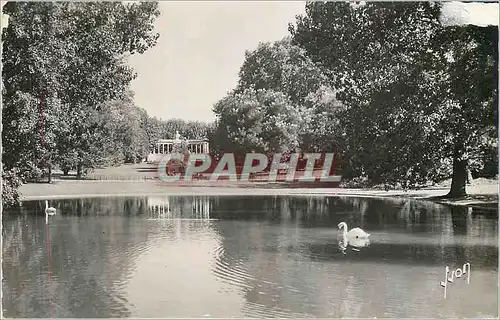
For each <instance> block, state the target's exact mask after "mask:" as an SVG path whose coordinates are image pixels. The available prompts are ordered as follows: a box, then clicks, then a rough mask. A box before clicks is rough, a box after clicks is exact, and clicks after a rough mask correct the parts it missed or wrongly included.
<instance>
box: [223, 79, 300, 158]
mask: <svg viewBox="0 0 500 320" xmlns="http://www.w3.org/2000/svg"><path fill="white" fill-rule="evenodd" d="M214 112H215V114H216V115H217V117H218V127H219V129H218V130H219V132H217V133H216V134H218V136H226V137H227V140H226V141H225V143H227V144H226V145H224V146H221V149H222V150H223V151H224V152H234V153H237V154H240V153H241V154H243V153H246V152H252V151H255V152H261V153H272V152H286V151H290V150H293V149H295V148H296V147H298V132H299V126H300V124H301V118H300V113H299V112H297V108H296V107H295V106H294V105H293V104H292V102H291V101H290V99H289V98H288V97H287V96H286V95H285V94H283V93H281V92H275V91H273V90H265V89H259V90H255V89H246V90H244V91H243V92H242V93H236V92H233V93H231V94H229V95H228V96H226V97H225V98H223V99H222V100H220V101H219V102H217V103H216V104H215V106H214Z"/></svg>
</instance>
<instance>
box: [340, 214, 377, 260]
mask: <svg viewBox="0 0 500 320" xmlns="http://www.w3.org/2000/svg"><path fill="white" fill-rule="evenodd" d="M338 228H339V229H343V232H342V240H341V241H340V242H339V246H340V249H341V250H342V253H343V254H346V252H345V250H346V249H347V246H348V245H351V247H352V249H353V250H354V251H359V249H358V248H363V247H366V246H368V245H369V244H370V239H368V237H369V236H370V234H369V233H366V232H365V231H363V230H362V229H360V228H354V229H351V230H349V232H348V231H347V223H345V222H341V223H339V224H338Z"/></svg>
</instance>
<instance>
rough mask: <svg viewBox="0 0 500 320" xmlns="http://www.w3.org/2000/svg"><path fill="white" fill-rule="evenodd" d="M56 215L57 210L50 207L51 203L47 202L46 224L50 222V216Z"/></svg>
mask: <svg viewBox="0 0 500 320" xmlns="http://www.w3.org/2000/svg"><path fill="white" fill-rule="evenodd" d="M55 214H56V208H54V207H49V202H48V201H47V200H45V222H46V223H47V222H49V216H53V215H55Z"/></svg>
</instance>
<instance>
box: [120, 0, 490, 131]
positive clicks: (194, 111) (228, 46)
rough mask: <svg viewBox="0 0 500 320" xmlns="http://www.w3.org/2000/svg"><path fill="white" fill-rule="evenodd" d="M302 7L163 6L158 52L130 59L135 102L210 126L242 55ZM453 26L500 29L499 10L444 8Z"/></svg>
mask: <svg viewBox="0 0 500 320" xmlns="http://www.w3.org/2000/svg"><path fill="white" fill-rule="evenodd" d="M304 8H305V2H300V1H280V2H278V1H276V2H275V1H241V2H229V1H227V2H210V1H202V2H194V1H193V2H191V1H182V2H174V1H168V2H160V10H161V16H160V17H159V18H158V20H157V22H156V30H157V32H159V33H160V38H159V40H158V44H157V45H156V47H154V48H152V49H150V50H149V51H147V52H146V53H145V54H143V55H137V56H132V57H131V60H130V64H131V66H132V67H133V68H134V69H135V70H136V72H137V73H138V77H137V79H135V80H134V81H133V83H132V90H134V92H135V100H136V103H137V105H138V106H140V107H142V108H144V109H145V110H146V111H147V112H148V114H149V115H151V116H156V117H158V118H162V119H165V120H166V119H170V118H180V119H184V120H197V121H212V120H213V119H214V118H215V116H214V114H213V113H212V107H213V105H214V103H216V102H217V101H218V100H220V99H221V98H222V97H223V96H224V95H225V94H226V93H227V92H228V91H229V90H231V89H233V88H234V87H235V86H236V83H237V81H238V71H239V69H240V66H241V65H242V63H243V59H244V54H245V50H248V49H250V50H252V49H255V48H256V47H257V45H258V44H259V42H261V41H262V42H265V41H275V40H279V39H282V38H283V37H285V36H287V35H288V23H289V22H293V21H294V20H295V16H296V15H297V14H301V13H303V12H304ZM444 12H445V13H446V14H447V15H448V17H449V21H453V22H455V23H461V22H465V23H473V24H479V25H487V24H494V25H498V3H495V4H481V3H479V4H478V3H474V4H464V3H447V4H446V5H445V8H444Z"/></svg>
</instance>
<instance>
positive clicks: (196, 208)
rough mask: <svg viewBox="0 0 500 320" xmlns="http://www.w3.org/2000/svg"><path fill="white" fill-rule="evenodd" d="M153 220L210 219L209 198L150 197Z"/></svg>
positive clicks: (150, 212) (149, 202) (149, 203)
mask: <svg viewBox="0 0 500 320" xmlns="http://www.w3.org/2000/svg"><path fill="white" fill-rule="evenodd" d="M148 207H149V216H150V218H152V219H210V199H209V197H169V196H164V197H148Z"/></svg>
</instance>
